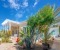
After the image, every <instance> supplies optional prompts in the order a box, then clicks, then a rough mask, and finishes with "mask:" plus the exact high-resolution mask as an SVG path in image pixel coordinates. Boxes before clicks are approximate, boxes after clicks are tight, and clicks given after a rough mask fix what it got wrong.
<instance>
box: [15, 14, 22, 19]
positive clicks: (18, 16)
mask: <svg viewBox="0 0 60 50" xmlns="http://www.w3.org/2000/svg"><path fill="white" fill-rule="evenodd" d="M15 16H16V18H21V17H23V14H22V13H17V14H16V15H15Z"/></svg>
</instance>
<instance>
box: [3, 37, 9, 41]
mask: <svg viewBox="0 0 60 50" xmlns="http://www.w3.org/2000/svg"><path fill="white" fill-rule="evenodd" d="M9 41H10V40H9V38H4V37H3V38H2V42H9Z"/></svg>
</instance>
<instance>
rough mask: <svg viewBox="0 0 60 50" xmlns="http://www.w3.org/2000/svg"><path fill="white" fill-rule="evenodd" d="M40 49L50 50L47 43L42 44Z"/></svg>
mask: <svg viewBox="0 0 60 50" xmlns="http://www.w3.org/2000/svg"><path fill="white" fill-rule="evenodd" d="M42 49H43V50H49V49H50V45H49V44H48V43H42Z"/></svg>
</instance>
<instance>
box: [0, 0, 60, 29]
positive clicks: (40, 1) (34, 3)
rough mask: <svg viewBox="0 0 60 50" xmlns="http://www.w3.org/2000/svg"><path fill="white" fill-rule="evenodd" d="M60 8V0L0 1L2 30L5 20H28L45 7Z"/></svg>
mask: <svg viewBox="0 0 60 50" xmlns="http://www.w3.org/2000/svg"><path fill="white" fill-rule="evenodd" d="M48 4H49V5H52V6H53V5H55V7H56V8H57V7H60V0H0V29H2V26H1V23H2V22H3V21H4V20H5V19H10V20H14V21H19V22H21V21H24V20H27V19H28V17H29V16H31V15H33V14H35V13H37V12H38V10H39V9H41V8H42V7H43V6H45V5H48Z"/></svg>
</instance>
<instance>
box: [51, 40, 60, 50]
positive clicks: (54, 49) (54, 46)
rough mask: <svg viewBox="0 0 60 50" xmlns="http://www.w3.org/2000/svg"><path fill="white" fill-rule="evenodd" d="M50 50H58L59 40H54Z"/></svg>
mask: <svg viewBox="0 0 60 50" xmlns="http://www.w3.org/2000/svg"><path fill="white" fill-rule="evenodd" d="M51 50H60V40H54V43H53V45H52V49H51Z"/></svg>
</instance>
